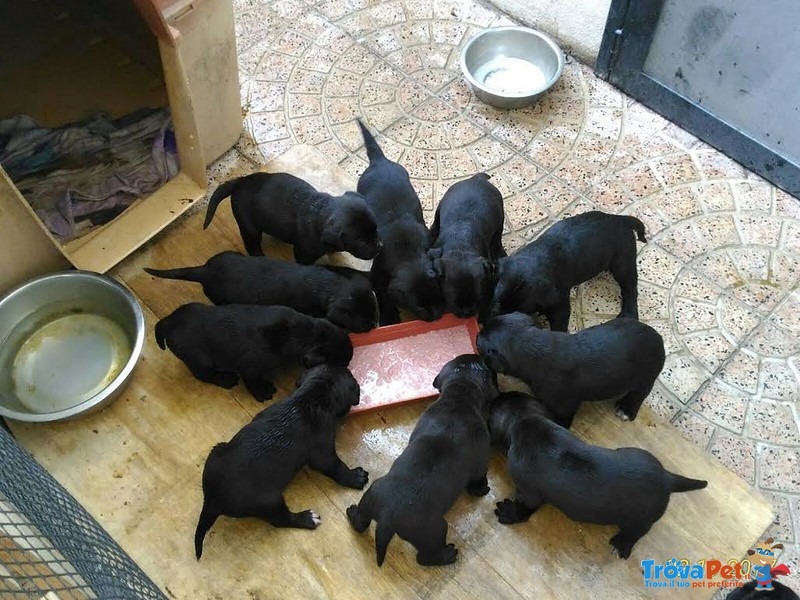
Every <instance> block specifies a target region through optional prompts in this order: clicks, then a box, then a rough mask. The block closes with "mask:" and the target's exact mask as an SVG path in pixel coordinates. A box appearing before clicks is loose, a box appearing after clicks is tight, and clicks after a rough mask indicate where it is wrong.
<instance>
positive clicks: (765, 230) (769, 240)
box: [735, 212, 783, 247]
mask: <svg viewBox="0 0 800 600" xmlns="http://www.w3.org/2000/svg"><path fill="white" fill-rule="evenodd" d="M735 219H736V226H737V227H738V229H739V232H740V235H741V238H742V241H743V242H744V243H745V244H758V245H761V246H773V247H776V246H777V245H778V240H779V239H780V235H781V226H782V224H783V220H782V219H780V218H778V217H770V216H767V215H763V214H760V213H750V212H748V213H739V214H737V215H736V217H735Z"/></svg>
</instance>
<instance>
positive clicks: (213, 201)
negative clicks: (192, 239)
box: [203, 177, 244, 229]
mask: <svg viewBox="0 0 800 600" xmlns="http://www.w3.org/2000/svg"><path fill="white" fill-rule="evenodd" d="M242 179H244V177H237V178H236V179H231V180H230V181H226V182H225V183H223V184H222V185H219V186H217V189H216V190H214V193H213V194H211V198H209V200H208V209H207V210H206V220H205V221H203V229H206V228H207V227H208V226H209V224H210V223H211V219H213V218H214V213H215V212H217V206H219V203H220V202H222V201H223V200H225V198H227V197H228V196H230V195H231V194H232V193H233V192H234V191H235V190H236V188H237V186H238V185H239V184H240V183H241V181H242Z"/></svg>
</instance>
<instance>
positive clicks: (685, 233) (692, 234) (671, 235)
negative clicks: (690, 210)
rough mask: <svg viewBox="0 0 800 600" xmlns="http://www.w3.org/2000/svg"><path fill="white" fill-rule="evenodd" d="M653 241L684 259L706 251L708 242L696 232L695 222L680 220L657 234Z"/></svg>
mask: <svg viewBox="0 0 800 600" xmlns="http://www.w3.org/2000/svg"><path fill="white" fill-rule="evenodd" d="M655 241H656V242H658V244H659V246H661V247H663V248H664V249H666V250H668V251H669V252H670V253H671V254H672V255H673V256H675V257H677V258H679V259H681V260H684V261H691V260H692V259H694V258H696V257H698V256H700V255H702V254H704V253H705V252H707V251H708V249H709V245H708V242H707V241H706V240H705V239H704V238H703V237H702V236H701V235H700V234H699V233H698V232H697V228H696V227H695V224H694V223H693V222H692V221H691V220H690V221H682V222H681V223H677V224H675V225H673V226H672V227H670V228H668V229H666V230H665V231H663V232H662V233H661V234H659V235H658V236H657V237H656V238H655Z"/></svg>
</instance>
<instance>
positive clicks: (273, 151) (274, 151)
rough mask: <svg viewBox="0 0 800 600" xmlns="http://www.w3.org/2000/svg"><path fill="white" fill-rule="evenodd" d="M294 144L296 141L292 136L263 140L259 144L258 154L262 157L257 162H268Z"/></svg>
mask: <svg viewBox="0 0 800 600" xmlns="http://www.w3.org/2000/svg"><path fill="white" fill-rule="evenodd" d="M292 146H294V142H293V141H292V139H291V138H283V139H280V140H272V141H268V142H262V143H260V144H258V146H257V147H258V154H259V156H260V159H259V160H258V161H257V162H258V164H266V163H268V162H269V161H271V160H272V159H273V158H278V157H279V156H280V155H281V154H283V153H284V152H286V151H287V150H288V149H289V148H291V147H292Z"/></svg>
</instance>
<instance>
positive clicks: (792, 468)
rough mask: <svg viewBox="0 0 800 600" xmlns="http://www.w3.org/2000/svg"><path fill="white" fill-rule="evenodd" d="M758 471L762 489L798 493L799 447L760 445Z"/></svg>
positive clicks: (799, 485)
mask: <svg viewBox="0 0 800 600" xmlns="http://www.w3.org/2000/svg"><path fill="white" fill-rule="evenodd" d="M758 473H759V477H758V485H759V487H761V488H762V489H766V490H774V491H778V492H792V493H795V494H796V493H800V448H783V447H778V446H763V447H760V448H759V452H758Z"/></svg>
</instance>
